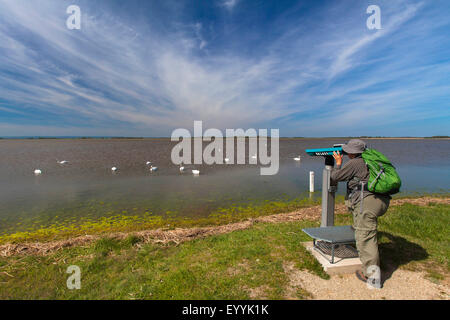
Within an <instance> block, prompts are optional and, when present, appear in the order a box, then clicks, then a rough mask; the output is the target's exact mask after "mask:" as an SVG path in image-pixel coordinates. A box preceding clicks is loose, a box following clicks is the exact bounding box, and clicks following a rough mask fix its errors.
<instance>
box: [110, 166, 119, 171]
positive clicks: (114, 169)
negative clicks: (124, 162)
mask: <svg viewBox="0 0 450 320" xmlns="http://www.w3.org/2000/svg"><path fill="white" fill-rule="evenodd" d="M111 170H112V171H113V172H116V171H117V170H119V169H117V168H116V167H112V168H111Z"/></svg>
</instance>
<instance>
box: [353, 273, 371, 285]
mask: <svg viewBox="0 0 450 320" xmlns="http://www.w3.org/2000/svg"><path fill="white" fill-rule="evenodd" d="M355 274H356V277H357V278H358V279H359V280H361V281H363V282H365V283H367V279H368V278H367V277H366V276H365V275H364V274H363V273H362V271H361V270H356V272H355Z"/></svg>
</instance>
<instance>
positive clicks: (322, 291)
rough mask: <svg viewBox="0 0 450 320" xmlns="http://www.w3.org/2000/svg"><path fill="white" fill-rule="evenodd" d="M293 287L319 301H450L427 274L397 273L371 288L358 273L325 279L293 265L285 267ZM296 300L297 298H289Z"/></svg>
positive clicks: (446, 289) (445, 289) (448, 291)
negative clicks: (358, 276) (378, 286)
mask: <svg viewBox="0 0 450 320" xmlns="http://www.w3.org/2000/svg"><path fill="white" fill-rule="evenodd" d="M284 269H285V272H286V273H287V274H288V276H289V280H290V284H289V285H290V287H291V288H297V287H301V288H302V289H304V290H306V291H307V292H309V293H310V294H311V295H312V297H311V298H312V299H319V300H383V299H386V300H416V299H417V300H442V299H444V300H450V289H449V287H448V286H446V285H445V284H436V283H433V282H431V281H430V280H428V279H426V278H425V273H424V272H413V271H408V270H401V269H398V270H396V271H395V272H394V273H393V274H392V277H390V278H389V279H388V280H386V282H385V283H384V285H383V288H381V289H372V288H371V289H369V288H368V287H367V285H366V284H365V283H364V282H362V281H360V280H358V279H357V278H356V276H355V275H354V274H348V275H334V276H331V279H329V280H324V279H322V278H320V277H318V276H316V275H313V274H311V273H309V272H308V271H303V270H302V271H300V270H298V269H296V268H295V267H294V266H293V264H292V263H291V264H286V265H285V266H284ZM288 298H293V297H288Z"/></svg>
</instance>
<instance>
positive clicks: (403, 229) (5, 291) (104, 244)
mask: <svg viewBox="0 0 450 320" xmlns="http://www.w3.org/2000/svg"><path fill="white" fill-rule="evenodd" d="M449 213H450V206H448V205H431V206H425V207H419V206H414V205H409V204H405V205H402V206H398V207H393V208H391V209H389V211H388V212H387V213H386V214H385V215H384V216H383V217H382V218H380V220H379V230H380V251H381V260H382V269H383V268H385V267H386V268H387V267H388V266H389V267H391V268H392V267H393V268H394V270H395V268H399V267H406V268H419V269H420V268H423V267H424V266H426V269H427V270H428V274H429V279H430V280H432V281H435V282H439V281H441V280H442V279H444V277H445V276H446V274H448V271H449V256H450V252H449V250H450V246H449V239H450V237H449V235H450V223H449V222H450V221H449V219H450V214H449ZM336 220H337V223H338V224H347V223H350V222H351V216H350V215H338V216H337V218H336ZM317 225H318V222H315V221H300V222H290V223H279V224H270V223H258V224H255V225H254V226H253V227H251V228H250V229H247V230H240V231H234V232H232V233H229V234H224V235H219V236H211V237H208V238H204V239H198V240H193V241H189V242H185V243H182V244H180V245H178V246H175V245H167V246H161V245H155V244H143V243H140V242H139V239H138V238H136V237H133V236H130V237H128V238H126V239H125V240H122V241H117V240H111V239H101V240H99V241H97V242H95V243H93V244H91V245H89V246H87V247H76V248H70V249H63V250H61V251H58V252H56V253H54V254H51V255H49V256H46V257H37V256H14V257H9V258H0V299H251V298H267V299H285V298H286V295H287V294H288V292H290V293H291V294H292V292H294V294H295V295H296V296H295V297H296V298H300V299H301V298H307V297H309V293H308V292H306V291H305V290H304V289H303V288H301V287H300V286H298V287H295V288H292V287H290V283H289V277H288V276H289V275H288V274H286V272H285V269H284V267H283V266H285V265H286V264H287V263H293V264H294V265H295V267H296V268H298V269H305V270H309V271H310V272H312V273H314V274H316V275H318V276H320V277H322V278H324V279H327V278H328V276H327V275H326V274H325V273H324V272H323V270H322V269H321V267H320V265H319V264H318V263H317V262H316V260H315V259H314V258H313V257H312V256H311V255H310V254H309V253H308V252H307V251H306V249H305V248H304V247H303V246H302V245H301V242H303V241H309V239H308V237H307V236H306V235H305V234H304V233H303V232H301V229H302V228H305V227H311V226H317ZM70 265H77V266H79V267H80V268H81V289H80V290H69V289H67V287H66V280H67V278H68V276H69V275H68V274H66V269H67V267H68V266H70Z"/></svg>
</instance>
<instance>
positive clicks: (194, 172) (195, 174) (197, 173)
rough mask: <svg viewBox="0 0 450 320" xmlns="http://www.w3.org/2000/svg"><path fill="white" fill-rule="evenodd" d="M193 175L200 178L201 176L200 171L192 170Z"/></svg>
mask: <svg viewBox="0 0 450 320" xmlns="http://www.w3.org/2000/svg"><path fill="white" fill-rule="evenodd" d="M192 174H193V175H194V176H198V175H199V174H200V170H192Z"/></svg>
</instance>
